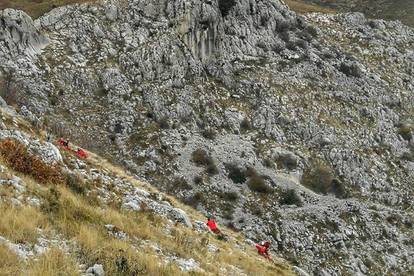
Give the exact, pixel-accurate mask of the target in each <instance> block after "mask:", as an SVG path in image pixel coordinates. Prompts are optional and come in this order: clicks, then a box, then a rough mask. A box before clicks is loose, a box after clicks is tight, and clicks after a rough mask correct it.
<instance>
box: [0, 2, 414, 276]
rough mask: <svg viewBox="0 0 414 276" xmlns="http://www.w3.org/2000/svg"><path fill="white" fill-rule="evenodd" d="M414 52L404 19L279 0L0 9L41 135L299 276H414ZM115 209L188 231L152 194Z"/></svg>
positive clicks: (11, 60) (3, 76)
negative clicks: (73, 146) (130, 178)
mask: <svg viewBox="0 0 414 276" xmlns="http://www.w3.org/2000/svg"><path fill="white" fill-rule="evenodd" d="M412 45H414V31H413V29H412V28H410V27H407V26H405V25H403V24H401V23H400V22H388V21H384V20H370V19H367V18H365V17H364V15H363V14H360V13H347V14H336V15H324V14H308V15H306V16H300V15H297V14H295V13H294V12H292V11H290V10H289V9H288V8H287V7H286V5H285V4H284V3H283V2H281V1H278V0H272V1H270V0H237V1H236V0H235V1H231V0H229V1H222V0H174V1H167V0H161V1H155V0H146V1H143V0H127V1H125V0H122V1H121V0H119V1H118V0H105V1H101V2H100V3H97V4H81V5H80V4H77V5H71V6H65V7H60V8H57V9H54V10H52V11H51V12H49V13H47V14H45V15H44V16H42V17H40V18H39V19H37V20H35V22H32V20H31V19H30V18H29V17H28V16H27V15H25V14H24V13H23V12H19V11H13V10H4V11H1V12H0V69H1V70H0V81H1V84H2V85H3V87H6V88H8V89H7V91H9V92H13V93H11V94H9V95H6V96H7V97H4V99H5V100H6V101H10V100H14V101H15V102H16V103H15V104H16V106H17V107H16V110H17V111H18V112H19V113H20V114H21V115H22V116H24V117H25V118H27V119H28V120H29V121H31V122H32V123H33V124H36V125H38V127H42V126H45V127H47V128H48V129H49V131H51V132H53V133H55V134H57V135H59V136H67V137H70V138H71V140H72V141H74V142H76V143H77V144H80V145H82V146H83V147H85V148H88V149H89V150H92V151H97V152H99V153H101V154H105V156H108V158H111V159H112V161H114V162H117V163H119V164H120V165H123V166H124V167H125V168H127V169H128V170H130V171H131V172H133V173H134V174H136V176H137V177H140V178H143V179H146V180H147V181H149V182H150V183H152V184H153V185H156V186H157V187H158V188H159V189H161V190H163V191H166V192H169V193H170V194H172V195H174V196H176V197H178V198H179V199H181V200H182V201H183V202H185V203H187V204H189V205H192V206H193V207H195V208H197V209H199V210H200V211H202V212H204V213H205V214H210V215H213V216H215V217H216V218H217V221H218V222H219V223H220V224H228V225H229V226H231V227H233V228H235V229H236V230H239V231H241V232H243V233H244V234H245V235H246V238H248V239H250V240H252V241H254V242H256V241H258V240H261V239H270V240H272V241H273V244H274V245H275V248H277V252H278V253H280V254H281V255H282V256H285V257H286V258H290V260H291V261H292V262H297V263H299V265H300V268H299V269H298V271H299V272H298V273H301V274H303V275H306V273H314V274H323V275H325V274H326V275H328V274H329V275H341V274H352V275H353V274H359V275H361V274H381V273H383V271H393V272H394V271H395V273H397V274H398V273H401V274H403V273H406V274H407V273H408V274H410V272H411V271H410V269H411V267H410V264H411V263H413V261H414V260H413V256H412V254H410V252H413V243H412V237H413V228H412V222H413V220H414V218H413V216H412V213H413V207H414V206H413V204H412V202H413V192H414V190H413V186H412V183H413V171H414V170H413V168H414V164H413V157H412V156H414V146H413V143H414V142H413V129H414V128H413V118H412V114H413V108H414V106H413V104H414V92H413V91H414V78H413V77H412V76H413V75H414V52H413V49H412ZM4 83H6V84H7V85H6V86H4ZM3 87H0V88H3ZM2 96H3V95H2ZM11 96H12V97H11ZM2 105H3V104H2ZM44 122H46V123H44ZM42 124H44V125H42ZM10 135H14V136H16V135H17V134H10ZM21 138H22V139H24V137H21ZM200 150H201V151H200ZM42 152H45V150H42ZM46 152H49V153H50V154H49V153H48V154H47V156H50V158H51V159H53V160H58V159H59V158H58V156H55V155H54V154H53V152H54V150H53V149H52V148H50V150H47V151H46ZM47 156H46V157H47ZM53 156H54V157H53ZM47 158H49V157H47ZM76 166H78V167H79V168H81V167H82V164H77V165H76ZM117 185H122V183H118V184H117ZM292 191H293V192H292ZM289 195H290V196H289ZM122 204H123V205H122V206H123V207H124V208H125V209H128V210H132V211H139V210H140V209H141V208H143V206H145V205H146V208H150V209H151V210H152V211H153V212H155V213H158V214H162V215H163V216H166V217H168V218H169V219H171V220H172V221H177V222H181V223H183V224H184V225H186V226H188V227H191V226H192V224H191V222H190V221H189V220H188V219H187V218H186V216H185V214H183V213H182V212H181V211H180V210H177V209H175V208H173V207H172V206H170V205H169V204H168V203H167V202H162V201H153V200H152V199H151V198H150V196H149V195H145V194H142V193H139V192H133V193H127V194H125V196H124V198H123V199H122ZM196 227H198V228H199V225H198V224H197V223H196ZM390 248H392V249H390ZM395 260H398V261H395ZM302 270H303V271H302Z"/></svg>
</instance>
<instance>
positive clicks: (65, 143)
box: [62, 139, 69, 149]
mask: <svg viewBox="0 0 414 276" xmlns="http://www.w3.org/2000/svg"><path fill="white" fill-rule="evenodd" d="M62 145H63V146H64V147H65V148H66V149H69V139H67V140H66V141H65V140H63V144H62Z"/></svg>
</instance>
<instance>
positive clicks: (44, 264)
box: [26, 248, 79, 276]
mask: <svg viewBox="0 0 414 276" xmlns="http://www.w3.org/2000/svg"><path fill="white" fill-rule="evenodd" d="M26 275H33V276H53V275H67V276H72V275H73V276H76V275H79V265H78V264H77V262H76V261H75V260H74V258H72V257H70V256H68V255H67V254H65V253H64V252H62V251H61V250H59V249H56V248H52V249H49V251H48V252H46V254H44V255H42V256H41V257H40V258H39V259H38V260H36V261H32V262H31V264H29V268H28V270H27V274H26Z"/></svg>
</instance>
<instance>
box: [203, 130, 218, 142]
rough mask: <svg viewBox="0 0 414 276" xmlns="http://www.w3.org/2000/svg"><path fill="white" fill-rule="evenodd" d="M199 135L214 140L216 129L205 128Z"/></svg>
mask: <svg viewBox="0 0 414 276" xmlns="http://www.w3.org/2000/svg"><path fill="white" fill-rule="evenodd" d="M201 135H203V137H204V138H206V139H209V140H214V139H215V138H216V136H217V133H216V131H215V130H214V129H212V128H207V129H204V130H203V131H202V132H201Z"/></svg>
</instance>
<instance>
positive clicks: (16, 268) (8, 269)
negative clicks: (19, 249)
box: [0, 244, 23, 275]
mask: <svg viewBox="0 0 414 276" xmlns="http://www.w3.org/2000/svg"><path fill="white" fill-rule="evenodd" d="M22 266H23V262H22V261H21V260H20V259H19V257H18V256H17V255H16V254H15V253H14V252H12V251H11V250H10V249H9V248H8V247H6V246H5V245H3V244H0V275H19V273H21V269H22Z"/></svg>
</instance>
